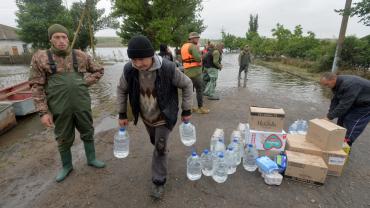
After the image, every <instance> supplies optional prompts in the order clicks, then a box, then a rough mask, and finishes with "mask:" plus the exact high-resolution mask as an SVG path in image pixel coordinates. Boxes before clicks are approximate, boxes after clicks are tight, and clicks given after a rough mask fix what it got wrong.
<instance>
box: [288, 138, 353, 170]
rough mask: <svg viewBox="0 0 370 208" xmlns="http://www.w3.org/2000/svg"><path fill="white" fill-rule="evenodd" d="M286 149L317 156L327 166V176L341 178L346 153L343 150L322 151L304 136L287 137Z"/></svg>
mask: <svg viewBox="0 0 370 208" xmlns="http://www.w3.org/2000/svg"><path fill="white" fill-rule="evenodd" d="M286 149H287V150H290V151H294V152H300V153H305V154H311V155H317V156H320V157H322V158H323V160H324V161H325V163H326V165H327V166H328V175H332V176H341V175H342V171H343V168H344V165H345V162H346V160H347V155H348V154H347V153H346V152H345V151H344V150H337V151H322V150H321V149H320V148H318V147H317V146H316V145H314V144H312V143H310V142H308V141H307V140H306V139H305V136H304V135H295V134H294V135H293V134H288V135H287V145H286Z"/></svg>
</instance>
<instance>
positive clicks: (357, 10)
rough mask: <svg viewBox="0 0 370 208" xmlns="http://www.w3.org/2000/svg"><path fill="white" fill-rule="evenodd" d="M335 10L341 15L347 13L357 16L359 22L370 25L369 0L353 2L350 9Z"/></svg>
mask: <svg viewBox="0 0 370 208" xmlns="http://www.w3.org/2000/svg"><path fill="white" fill-rule="evenodd" d="M335 11H336V12H339V13H340V14H341V15H343V14H347V15H348V14H349V15H351V17H353V16H357V17H359V18H360V21H359V22H362V23H363V24H364V25H366V26H370V0H362V1H360V2H356V3H354V6H353V7H352V8H351V9H350V11H345V10H344V9H340V10H335Z"/></svg>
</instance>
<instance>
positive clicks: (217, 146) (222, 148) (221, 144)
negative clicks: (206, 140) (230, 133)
mask: <svg viewBox="0 0 370 208" xmlns="http://www.w3.org/2000/svg"><path fill="white" fill-rule="evenodd" d="M225 150H226V147H225V143H224V141H222V139H218V141H217V142H216V144H215V147H214V151H213V153H214V154H216V156H217V154H218V153H219V152H223V153H224V152H225Z"/></svg>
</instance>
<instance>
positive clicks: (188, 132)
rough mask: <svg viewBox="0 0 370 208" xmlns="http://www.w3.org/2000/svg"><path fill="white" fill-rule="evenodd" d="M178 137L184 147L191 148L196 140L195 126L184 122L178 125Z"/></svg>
mask: <svg viewBox="0 0 370 208" xmlns="http://www.w3.org/2000/svg"><path fill="white" fill-rule="evenodd" d="M179 128H180V137H181V142H182V143H183V144H184V145H185V146H191V145H193V144H194V143H195V141H196V140H197V138H196V132H195V126H194V125H193V124H191V123H190V122H189V121H184V122H182V123H181V124H180V127H179Z"/></svg>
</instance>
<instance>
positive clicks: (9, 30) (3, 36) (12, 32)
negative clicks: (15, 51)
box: [0, 24, 19, 40]
mask: <svg viewBox="0 0 370 208" xmlns="http://www.w3.org/2000/svg"><path fill="white" fill-rule="evenodd" d="M16 30H17V28H15V27H10V26H6V25H2V24H0V40H19V38H18V35H17V33H16Z"/></svg>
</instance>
